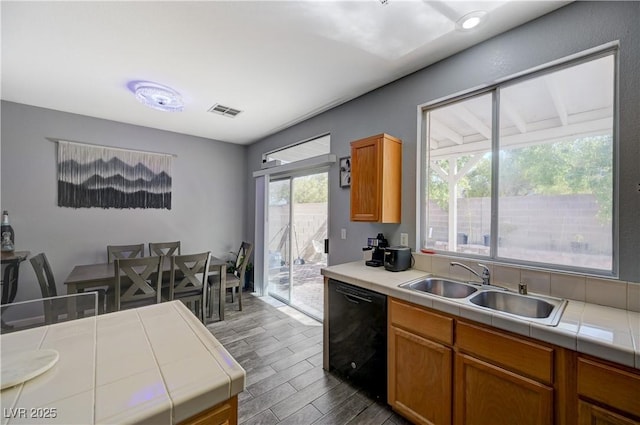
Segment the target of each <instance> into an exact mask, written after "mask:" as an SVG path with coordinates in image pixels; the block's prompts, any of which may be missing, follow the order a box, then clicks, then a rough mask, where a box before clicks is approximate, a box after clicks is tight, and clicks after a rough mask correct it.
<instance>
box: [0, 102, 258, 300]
mask: <svg viewBox="0 0 640 425" xmlns="http://www.w3.org/2000/svg"><path fill="white" fill-rule="evenodd" d="M1 114H2V115H1V117H2V131H1V135H2V139H1V144H0V156H1V165H2V168H1V169H0V171H1V173H0V174H1V192H0V195H1V198H0V202H1V208H2V209H6V210H8V211H9V216H10V219H11V225H12V226H13V228H14V231H15V233H16V248H17V249H18V250H28V251H31V254H32V255H35V254H38V253H40V252H45V253H46V255H47V257H48V259H49V262H50V263H51V266H52V268H53V272H54V274H55V278H56V283H57V286H58V293H60V294H65V293H66V289H65V288H64V284H63V282H64V280H65V278H66V277H67V275H68V274H69V272H71V270H72V268H73V266H74V265H76V264H89V263H95V262H106V260H107V252H106V246H107V245H108V244H131V243H145V244H148V243H149V242H160V241H173V240H180V241H181V242H182V252H183V253H195V252H202V251H205V250H211V251H212V252H213V254H214V255H216V256H225V255H227V253H228V251H231V250H233V251H236V250H237V249H238V246H239V245H240V242H241V240H242V238H243V237H244V236H245V232H244V220H245V213H244V212H245V209H246V208H245V206H246V197H245V194H244V188H245V187H246V184H247V176H248V172H247V170H246V160H245V156H246V147H244V146H239V145H233V144H229V143H222V142H219V141H215V140H209V139H203V138H198V137H191V136H186V135H182V134H177V133H170V132H166V131H161V130H154V129H149V128H145V127H138V126H133V125H129V124H123V123H118V122H113V121H107V120H101V119H96V118H90V117H86V116H81V115H75V114H69V113H65V112H60V111H53V110H49V109H42V108H36V107H32V106H27V105H22V104H17V103H11V102H2V108H1ZM47 137H54V138H61V139H67V140H72V141H81V142H87V143H93V144H99V145H105V146H115V147H122V148H129V149H136V150H143V151H151V152H164V153H173V154H176V155H177V158H174V160H173V167H172V179H173V180H172V181H173V187H172V209H171V210H160V209H125V210H120V209H102V208H84V209H73V208H61V207H58V206H57V178H56V159H57V157H56V155H57V151H56V149H57V144H56V143H53V142H50V141H48V140H47V139H46V138H47ZM147 250H148V246H146V245H145V252H146V253H148V251H147ZM39 297H40V290H39V287H38V284H37V281H36V278H35V274H34V273H33V269H32V267H31V264H30V263H29V262H28V261H27V262H25V263H23V264H22V266H21V268H20V282H19V289H18V294H17V297H16V301H20V300H26V299H33V298H39Z"/></svg>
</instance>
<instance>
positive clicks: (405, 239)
mask: <svg viewBox="0 0 640 425" xmlns="http://www.w3.org/2000/svg"><path fill="white" fill-rule="evenodd" d="M400 245H402V246H409V234H408V233H400Z"/></svg>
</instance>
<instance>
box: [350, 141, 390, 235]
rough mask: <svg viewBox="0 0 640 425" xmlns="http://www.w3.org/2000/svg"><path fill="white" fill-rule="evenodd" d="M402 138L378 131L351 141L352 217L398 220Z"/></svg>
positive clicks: (360, 219) (363, 219) (380, 220)
mask: <svg viewBox="0 0 640 425" xmlns="http://www.w3.org/2000/svg"><path fill="white" fill-rule="evenodd" d="M401 200H402V140H400V139H396V138H395V137H393V136H389V135H388V134H378V135H376V136H371V137H367V138H366V139H361V140H356V141H354V142H351V221H370V222H377V223H400V220H401Z"/></svg>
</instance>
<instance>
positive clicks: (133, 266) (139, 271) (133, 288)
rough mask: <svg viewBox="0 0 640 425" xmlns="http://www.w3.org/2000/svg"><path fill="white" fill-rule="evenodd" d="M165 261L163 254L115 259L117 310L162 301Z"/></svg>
mask: <svg viewBox="0 0 640 425" xmlns="http://www.w3.org/2000/svg"><path fill="white" fill-rule="evenodd" d="M163 261H164V256H162V255H161V256H155V257H142V258H116V259H115V260H114V262H113V267H114V273H115V310H116V311H120V310H121V309H122V308H123V307H125V306H126V307H131V308H133V307H140V306H142V305H146V304H156V303H159V302H160V296H161V292H160V291H161V287H160V285H161V282H162V262H163ZM123 274H124V275H123Z"/></svg>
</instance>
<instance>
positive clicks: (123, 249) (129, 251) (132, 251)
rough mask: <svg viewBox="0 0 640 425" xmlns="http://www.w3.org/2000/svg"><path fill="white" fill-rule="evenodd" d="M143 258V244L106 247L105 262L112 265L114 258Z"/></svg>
mask: <svg viewBox="0 0 640 425" xmlns="http://www.w3.org/2000/svg"><path fill="white" fill-rule="evenodd" d="M136 257H144V244H143V243H141V244H135V245H107V262H108V263H113V260H115V259H116V258H136Z"/></svg>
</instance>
